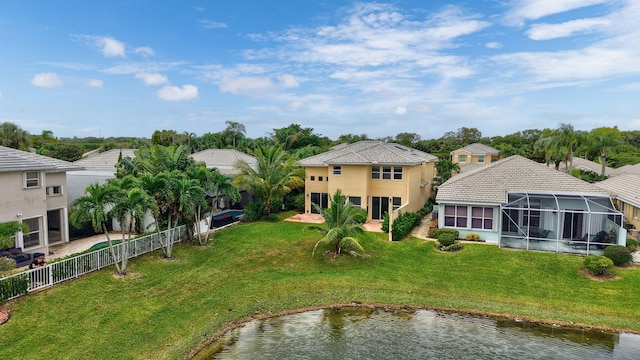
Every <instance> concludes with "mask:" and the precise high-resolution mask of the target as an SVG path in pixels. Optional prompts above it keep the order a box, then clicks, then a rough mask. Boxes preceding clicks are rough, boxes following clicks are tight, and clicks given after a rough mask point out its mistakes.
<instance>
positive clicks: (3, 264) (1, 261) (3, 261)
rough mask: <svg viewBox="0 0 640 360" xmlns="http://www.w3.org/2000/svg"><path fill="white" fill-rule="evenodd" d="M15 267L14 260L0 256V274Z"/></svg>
mask: <svg viewBox="0 0 640 360" xmlns="http://www.w3.org/2000/svg"><path fill="white" fill-rule="evenodd" d="M15 268H16V261H15V260H13V259H12V258H10V257H5V256H2V257H0V274H2V273H5V272H7V271H11V270H13V269H15Z"/></svg>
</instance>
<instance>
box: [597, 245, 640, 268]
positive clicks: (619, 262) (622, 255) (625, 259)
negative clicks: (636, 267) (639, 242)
mask: <svg viewBox="0 0 640 360" xmlns="http://www.w3.org/2000/svg"><path fill="white" fill-rule="evenodd" d="M604 256H606V257H608V258H609V259H611V260H612V261H613V264H614V265H616V266H624V265H627V264H629V263H630V262H631V261H633V256H632V255H631V252H630V251H629V249H628V248H627V247H626V246H622V245H611V246H607V247H606V248H605V249H604Z"/></svg>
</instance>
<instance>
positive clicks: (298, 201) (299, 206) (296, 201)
mask: <svg viewBox="0 0 640 360" xmlns="http://www.w3.org/2000/svg"><path fill="white" fill-rule="evenodd" d="M287 199H288V201H287V206H289V208H291V209H296V210H298V211H304V193H301V194H297V195H295V196H290V197H288V198H287Z"/></svg>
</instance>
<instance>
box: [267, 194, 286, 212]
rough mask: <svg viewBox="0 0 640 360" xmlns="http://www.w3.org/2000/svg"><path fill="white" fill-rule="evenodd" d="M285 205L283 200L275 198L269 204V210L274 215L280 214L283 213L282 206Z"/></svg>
mask: <svg viewBox="0 0 640 360" xmlns="http://www.w3.org/2000/svg"><path fill="white" fill-rule="evenodd" d="M283 205H284V201H283V200H282V198H279V197H274V198H273V199H271V203H270V204H269V209H270V210H271V212H272V213H279V212H280V211H282V206H283Z"/></svg>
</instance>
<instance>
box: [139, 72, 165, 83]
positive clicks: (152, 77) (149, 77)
mask: <svg viewBox="0 0 640 360" xmlns="http://www.w3.org/2000/svg"><path fill="white" fill-rule="evenodd" d="M136 79H141V80H142V81H144V83H145V84H146V85H162V84H168V83H169V79H168V78H167V77H166V76H165V75H162V74H157V73H138V74H136Z"/></svg>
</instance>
